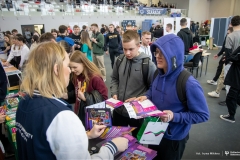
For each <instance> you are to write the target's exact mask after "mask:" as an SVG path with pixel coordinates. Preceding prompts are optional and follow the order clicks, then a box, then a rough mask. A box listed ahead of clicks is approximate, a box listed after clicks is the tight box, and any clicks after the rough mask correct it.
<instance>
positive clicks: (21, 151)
mask: <svg viewBox="0 0 240 160" xmlns="http://www.w3.org/2000/svg"><path fill="white" fill-rule="evenodd" d="M180 25H181V30H180V31H179V32H178V33H177V35H175V34H171V30H172V25H171V24H168V25H167V27H166V31H167V32H169V34H167V35H164V36H163V28H162V27H161V26H160V25H159V26H154V25H153V26H152V28H151V29H150V31H144V32H141V36H140V35H139V33H138V32H137V30H133V29H129V28H132V27H130V26H129V27H127V28H128V30H126V31H123V29H122V28H121V27H119V26H114V25H113V24H109V25H108V26H106V25H102V28H99V26H98V25H97V24H95V23H93V24H91V25H90V26H89V27H88V26H85V25H83V26H82V28H81V29H80V27H79V26H77V25H75V26H73V30H72V31H70V28H69V27H67V26H65V25H61V26H59V28H58V30H57V29H51V31H50V32H46V33H44V34H42V35H40V37H39V36H38V35H33V36H32V37H31V47H30V49H29V48H28V46H27V45H26V37H25V36H23V35H21V34H19V33H18V32H17V30H15V29H14V30H12V34H10V35H9V32H5V35H4V40H5V42H4V47H5V48H3V51H2V52H1V55H4V56H5V57H4V58H1V59H3V61H4V62H3V63H2V65H0V71H1V76H3V77H4V73H3V72H4V70H3V69H2V68H3V66H9V65H13V66H15V67H16V68H18V69H21V70H22V72H23V74H22V75H23V77H22V82H21V85H20V89H21V91H23V92H24V93H25V94H26V95H25V96H24V98H23V99H22V100H21V101H20V103H19V106H18V110H17V114H16V128H17V134H16V140H17V148H18V157H19V159H113V157H114V154H115V153H116V152H117V151H120V152H122V151H124V150H125V149H127V147H128V140H127V139H125V138H122V137H118V138H115V139H113V140H111V141H109V142H108V143H106V144H105V145H104V146H102V147H101V149H100V151H99V153H97V154H93V155H92V156H90V154H89V152H88V139H92V138H97V137H99V136H100V135H101V134H102V133H103V132H104V130H105V128H106V126H103V125H94V127H93V129H92V130H90V131H86V130H85V119H86V115H85V107H86V106H89V105H92V104H95V103H98V102H102V101H105V100H106V99H108V98H109V97H108V89H107V87H106V84H105V83H104V82H105V81H106V74H108V73H110V71H106V68H105V65H104V54H105V53H106V54H109V55H110V60H111V67H112V74H111V86H110V90H109V91H110V93H111V97H112V98H114V99H116V100H120V101H123V102H130V101H132V100H139V101H143V100H146V99H149V100H151V101H152V102H153V103H154V104H155V105H156V106H157V108H158V109H159V110H161V111H163V112H164V113H165V114H164V115H162V116H160V118H161V120H162V121H163V122H169V126H168V129H167V132H166V133H165V134H164V136H163V139H162V141H161V143H160V144H159V145H156V146H151V145H149V148H152V149H154V150H156V151H157V152H158V155H157V157H156V158H155V159H181V158H182V155H183V153H184V149H185V146H186V142H187V141H188V139H189V131H190V128H191V125H192V124H196V123H201V122H205V121H207V120H208V119H209V110H208V106H207V102H206V100H205V97H204V93H203V90H202V88H201V86H200V84H199V82H198V81H197V80H196V79H195V78H194V77H193V76H190V74H187V73H186V72H185V69H184V63H185V62H189V61H191V60H192V59H193V56H192V55H191V54H189V52H190V50H191V48H194V46H193V37H192V32H191V30H190V29H189V28H188V27H187V20H186V19H185V18H182V19H181V21H180ZM231 25H232V27H233V30H234V32H233V33H230V34H229V35H228V36H226V37H227V38H226V42H225V57H224V60H225V67H224V68H226V67H228V68H230V66H229V65H231V64H232V66H234V67H236V68H237V67H238V64H237V63H236V61H238V60H236V59H234V58H233V57H232V55H235V57H236V55H238V54H236V53H238V50H239V41H238V42H237V39H239V37H240V32H239V30H240V29H239V28H240V18H239V16H235V17H233V18H232V20H231ZM229 30H230V29H229ZM6 33H8V34H6ZM153 37H154V38H155V40H154V41H152V39H153ZM237 49H238V50H237ZM199 52H202V50H199ZM219 56H220V54H219ZM233 59H234V60H233ZM220 68H221V67H220ZM222 68H223V67H222ZM232 68H233V67H231V69H232ZM231 69H230V70H231ZM230 70H229V72H230ZM223 71H224V74H225V75H226V71H225V69H224V70H223V69H222V72H223ZM219 72H220V69H219V71H218V74H219ZM232 72H233V71H232V70H231V75H233V73H232ZM180 75H184V76H188V77H187V79H186V85H185V87H186V89H185V90H186V91H185V92H184V94H185V97H186V99H185V102H183V101H182V100H181V99H180V98H179V97H178V94H177V88H176V83H177V80H178V77H179V76H180ZM213 81H214V82H215V80H213ZM0 82H1V83H0V84H5V85H6V80H5V81H4V80H2V77H1V81H0ZM211 83H212V82H211ZM236 83H237V82H236ZM225 85H229V86H231V87H230V89H229V93H228V94H227V99H226V103H227V106H228V112H229V114H227V115H221V116H220V118H222V119H223V120H226V121H229V122H234V121H235V119H234V114H235V112H236V104H237V103H238V101H239V99H238V98H239V97H238V96H239V95H240V94H239V85H236V84H235V83H233V82H232V81H231V78H230V75H229V74H228V75H227V76H226V81H225ZM234 85H235V86H234ZM2 86H3V85H2ZM2 86H1V90H0V91H1V99H0V101H1V102H2V101H3V100H4V98H5V96H6V95H5V96H2V95H3V94H6V91H3V90H4V89H5V90H6V86H4V87H2ZM217 94H219V93H217ZM70 104H74V107H73V109H72V106H71V105H70ZM1 116H2V115H1ZM112 118H113V126H131V127H136V129H135V130H134V131H133V132H132V135H133V136H135V137H136V136H137V133H138V131H139V129H140V127H141V125H142V123H143V119H133V118H130V117H129V115H128V113H127V110H126V108H125V107H124V106H121V107H119V108H117V109H114V111H113V117H112ZM0 120H1V117H0ZM0 122H3V121H0ZM39 131H41V132H39ZM22 133H24V134H22ZM24 135H28V136H24ZM172 145H174V146H172Z"/></svg>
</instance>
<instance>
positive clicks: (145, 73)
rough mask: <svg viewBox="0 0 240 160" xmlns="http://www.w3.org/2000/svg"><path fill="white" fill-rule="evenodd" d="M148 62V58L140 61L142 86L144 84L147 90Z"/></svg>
mask: <svg viewBox="0 0 240 160" xmlns="http://www.w3.org/2000/svg"><path fill="white" fill-rule="evenodd" d="M149 60H150V58H149V57H147V58H143V59H142V74H143V80H144V84H145V86H147V88H149V87H150V85H149V84H148V70H149Z"/></svg>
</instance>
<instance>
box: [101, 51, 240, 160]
mask: <svg viewBox="0 0 240 160" xmlns="http://www.w3.org/2000/svg"><path fill="white" fill-rule="evenodd" d="M208 52H209V53H212V54H211V55H210V57H209V63H208V71H207V74H206V75H205V72H204V71H205V64H206V61H205V62H204V66H203V73H202V76H201V77H198V78H197V80H198V81H199V82H200V84H201V86H202V88H203V90H204V94H205V97H206V99H207V103H208V107H209V111H210V120H209V121H208V122H206V123H202V124H196V125H192V129H191V131H190V139H189V141H188V142H187V145H186V149H185V152H184V155H183V159H186V160H187V159H189V160H191V159H194V160H196V159H208V160H210V159H240V108H239V107H238V109H237V113H236V117H235V119H236V122H235V123H233V124H232V123H229V122H225V121H223V120H221V119H220V118H219V116H220V114H226V113H228V112H227V107H223V106H220V105H218V102H219V101H223V100H224V99H225V91H222V92H221V95H220V98H211V97H209V96H208V95H207V93H208V92H210V91H213V90H215V89H216V86H213V85H209V84H207V80H209V79H212V78H213V77H214V75H215V73H216V68H217V65H218V60H213V55H214V54H216V53H218V50H209V51H208ZM105 65H106V69H107V81H106V84H107V86H108V88H109V86H110V81H111V78H110V74H111V71H112V69H111V65H110V57H109V55H106V56H105ZM109 96H110V93H109ZM199 107H201V106H199ZM225 151H229V152H230V151H236V152H237V151H238V153H239V156H229V155H228V156H226V155H225ZM211 152H214V153H219V154H220V155H210V153H211ZM199 153H200V154H201V155H199ZM204 153H205V155H203V154H204ZM207 154H209V155H207Z"/></svg>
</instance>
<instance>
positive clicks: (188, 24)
mask: <svg viewBox="0 0 240 160" xmlns="http://www.w3.org/2000/svg"><path fill="white" fill-rule="evenodd" d="M182 18H186V19H187V27H188V28H189V29H190V21H191V19H190V18H187V17H176V18H175V20H176V26H175V27H176V30H175V33H176V34H177V33H178V32H179V31H180V29H181V26H180V20H181V19H182Z"/></svg>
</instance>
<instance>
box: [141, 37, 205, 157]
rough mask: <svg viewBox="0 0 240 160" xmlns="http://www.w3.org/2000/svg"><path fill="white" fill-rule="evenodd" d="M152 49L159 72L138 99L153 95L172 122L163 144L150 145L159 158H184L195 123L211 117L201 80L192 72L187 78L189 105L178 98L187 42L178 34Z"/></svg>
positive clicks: (160, 42) (154, 100)
mask: <svg viewBox="0 0 240 160" xmlns="http://www.w3.org/2000/svg"><path fill="white" fill-rule="evenodd" d="M151 52H152V54H153V60H154V61H155V63H156V65H157V68H158V71H159V73H158V75H157V77H156V78H155V79H154V80H153V82H152V85H151V87H150V89H149V90H148V92H147V93H146V96H142V97H139V98H137V99H138V100H140V101H142V100H145V99H150V100H151V101H152V102H153V103H154V104H155V105H156V106H157V107H158V109H159V110H161V111H163V112H165V113H166V114H165V115H164V116H161V117H160V118H161V120H162V121H163V122H168V121H169V126H168V128H167V131H166V132H165V134H164V136H163V139H162V141H161V142H160V144H159V145H158V146H151V145H150V146H149V148H152V149H154V150H156V151H158V155H157V157H155V159H157V160H166V159H169V160H170V159H174V160H178V159H181V158H182V155H183V152H184V149H185V144H186V142H187V140H188V138H189V130H190V128H191V125H192V124H196V123H201V122H205V121H207V120H208V119H209V111H208V106H207V103H206V99H205V97H204V94H203V90H202V88H201V86H200V84H199V83H198V81H197V80H196V79H194V77H192V76H190V77H189V78H188V80H187V82H186V97H187V107H185V106H184V105H183V104H182V103H181V101H180V100H179V98H178V95H177V88H176V82H177V78H178V76H179V75H180V73H181V72H182V71H183V70H184V68H183V59H184V44H183V42H182V40H181V39H180V38H179V37H178V36H176V35H174V34H169V35H166V36H163V37H161V38H159V39H158V40H157V41H155V42H154V43H153V44H152V45H151Z"/></svg>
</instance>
